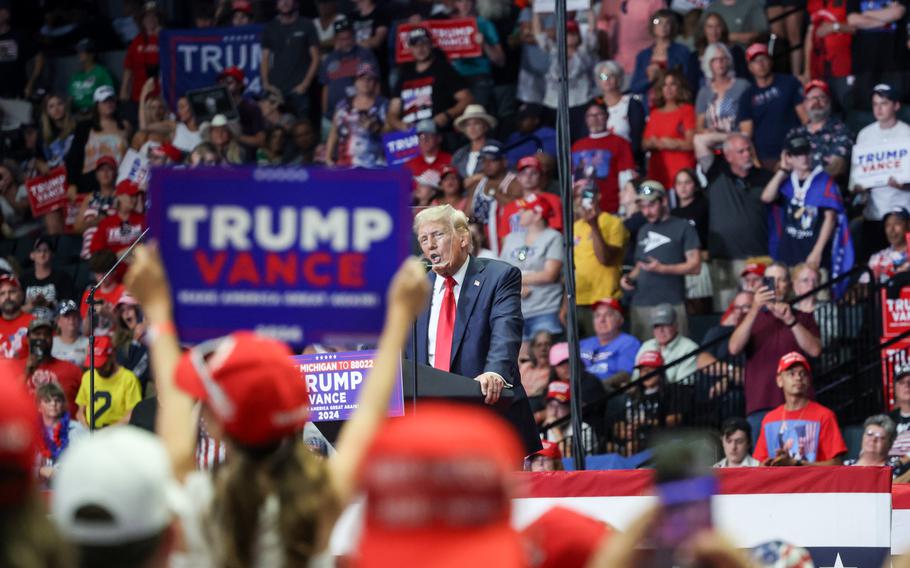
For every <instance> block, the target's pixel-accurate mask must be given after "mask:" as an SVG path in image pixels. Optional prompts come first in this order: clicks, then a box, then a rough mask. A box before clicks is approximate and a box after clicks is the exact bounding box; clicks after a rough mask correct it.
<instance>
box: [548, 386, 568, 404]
mask: <svg viewBox="0 0 910 568" xmlns="http://www.w3.org/2000/svg"><path fill="white" fill-rule="evenodd" d="M570 398H572V393H571V390H570V387H569V383H568V382H567V381H553V382H552V383H550V384H549V385H548V386H547V400H554V399H555V400H558V401H559V402H569V399H570Z"/></svg>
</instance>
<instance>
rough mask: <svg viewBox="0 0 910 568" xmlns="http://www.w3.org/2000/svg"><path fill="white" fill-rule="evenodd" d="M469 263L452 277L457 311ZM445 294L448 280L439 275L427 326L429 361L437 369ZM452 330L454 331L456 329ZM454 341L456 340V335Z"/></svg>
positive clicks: (434, 287)
mask: <svg viewBox="0 0 910 568" xmlns="http://www.w3.org/2000/svg"><path fill="white" fill-rule="evenodd" d="M469 262H471V259H470V258H468V259H467V260H465V261H464V264H462V265H461V268H459V269H458V272H456V273H455V274H453V275H452V278H454V279H455V288H454V289H453V290H452V292H453V293H454V294H455V308H456V310H457V308H458V296H460V295H461V285H462V284H463V283H464V275H465V274H466V273H467V272H468V263H469ZM445 292H446V279H445V278H444V277H442V276H440V275H438V274H437V275H436V281H435V282H434V283H433V297H432V298H431V300H430V302H431V303H430V322H429V324H428V326H427V360H428V361H429V362H430V366H431V367H435V365H434V364H433V363H434V362H435V361H436V328H438V327H439V310H440V308H441V307H442V299H443V298H444V297H445ZM453 324H454V322H453ZM452 329H453V330H454V327H453V328H452ZM452 339H454V334H453V337H452Z"/></svg>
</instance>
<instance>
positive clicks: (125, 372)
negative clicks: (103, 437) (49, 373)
mask: <svg viewBox="0 0 910 568" xmlns="http://www.w3.org/2000/svg"><path fill="white" fill-rule="evenodd" d="M88 393H89V372H88V371H86V372H85V373H83V374H82V384H81V385H79V393H78V394H77V395H76V404H78V405H79V406H82V407H85V419H86V422H88V423H89V424H91V415H90V411H91V409H90V408H89V395H88ZM140 400H142V387H141V386H140V385H139V379H137V378H136V375H134V374H133V372H132V371H130V370H129V369H126V368H124V367H118V368H117V370H116V371H114V374H113V375H111V376H110V377H102V376H101V374H100V373H99V372H98V371H97V369H96V370H95V427H96V428H101V427H104V426H110V425H111V424H116V423H117V422H119V421H120V420H121V419H123V417H124V416H126V415H127V414H128V413H129V412H130V411H131V410H132V409H133V407H134V406H136V405H137V404H139V401H140Z"/></svg>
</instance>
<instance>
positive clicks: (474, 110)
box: [452, 104, 499, 185]
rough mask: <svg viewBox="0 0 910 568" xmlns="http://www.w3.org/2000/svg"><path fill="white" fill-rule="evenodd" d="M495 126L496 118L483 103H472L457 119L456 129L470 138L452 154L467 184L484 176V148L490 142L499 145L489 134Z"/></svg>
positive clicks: (456, 166)
mask: <svg viewBox="0 0 910 568" xmlns="http://www.w3.org/2000/svg"><path fill="white" fill-rule="evenodd" d="M494 128H496V118H495V117H493V116H492V115H490V114H489V113H488V112H487V109H485V108H483V105H478V104H470V105H468V108H466V109H465V111H464V113H463V114H462V115H461V116H459V117H458V118H456V119H455V130H457V131H458V132H461V133H462V134H463V135H464V136H465V137H466V138H467V139H468V143H467V144H465V145H464V146H462V147H461V148H459V149H458V150H456V151H455V154H454V155H453V156H452V165H453V166H455V168H456V169H457V170H458V173H459V175H461V177H463V178H464V180H465V185H469V184H472V183H477V181H479V180H480V178H481V177H482V176H483V172H482V167H481V166H482V164H481V151H482V150H483V148H484V147H486V146H488V145H490V144H493V145H499V141H498V140H494V139H492V138H490V136H489V134H490V131H491V130H493V129H494Z"/></svg>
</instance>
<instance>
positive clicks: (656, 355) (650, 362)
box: [635, 351, 664, 369]
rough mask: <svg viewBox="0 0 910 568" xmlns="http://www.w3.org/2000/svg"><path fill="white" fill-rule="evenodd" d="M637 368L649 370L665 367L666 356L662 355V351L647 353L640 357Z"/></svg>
mask: <svg viewBox="0 0 910 568" xmlns="http://www.w3.org/2000/svg"><path fill="white" fill-rule="evenodd" d="M635 366H636V367H639V368H640V367H647V368H649V369H656V368H658V367H663V366H664V356H663V355H661V354H660V351H645V352H644V353H642V354H641V355H639V356H638V363H636V365H635Z"/></svg>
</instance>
